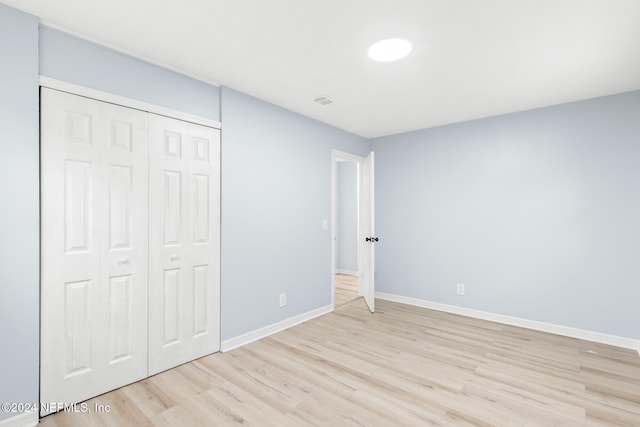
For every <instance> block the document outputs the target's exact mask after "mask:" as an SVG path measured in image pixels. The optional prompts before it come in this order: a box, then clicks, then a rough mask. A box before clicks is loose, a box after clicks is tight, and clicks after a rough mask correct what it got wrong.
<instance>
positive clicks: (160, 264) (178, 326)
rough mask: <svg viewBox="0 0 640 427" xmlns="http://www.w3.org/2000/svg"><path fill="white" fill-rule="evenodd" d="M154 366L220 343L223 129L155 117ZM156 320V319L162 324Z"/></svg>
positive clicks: (152, 192) (152, 193) (153, 370)
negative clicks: (220, 164)
mask: <svg viewBox="0 0 640 427" xmlns="http://www.w3.org/2000/svg"><path fill="white" fill-rule="evenodd" d="M150 135H151V140H150V148H149V149H150V206H151V218H150V223H149V225H150V227H151V230H157V232H153V231H152V232H151V241H150V242H151V243H150V244H151V250H150V256H151V259H150V277H151V282H150V295H149V298H150V300H149V301H150V325H151V326H152V329H151V330H150V343H149V345H150V349H149V352H150V353H149V371H150V373H156V372H160V371H162V370H165V369H168V368H171V367H173V366H176V365H179V364H181V363H185V362H187V361H189V360H193V359H195V358H198V357H201V356H204V355H207V354H211V353H213V352H216V351H218V350H219V349H220V314H219V305H220V283H219V280H220V279H219V276H220V274H219V271H220V266H219V262H220V261H219V259H220V253H219V246H220V244H219V241H220V231H219V226H220V220H219V212H220V201H219V199H220V194H219V188H220V172H219V170H220V169H219V156H220V141H219V138H220V135H219V131H218V130H216V129H211V128H207V127H204V126H197V125H194V124H190V123H185V122H181V121H178V120H174V119H168V118H165V117H159V116H153V115H152V117H151V119H150ZM153 325H156V326H155V327H154V326H153Z"/></svg>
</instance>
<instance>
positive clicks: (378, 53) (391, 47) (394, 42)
mask: <svg viewBox="0 0 640 427" xmlns="http://www.w3.org/2000/svg"><path fill="white" fill-rule="evenodd" d="M409 52H411V43H409V42H408V41H406V40H404V39H386V40H380V41H379V42H377V43H374V44H373V45H372V46H371V47H370V48H369V58H371V59H373V60H374V61H378V62H391V61H397V60H398V59H402V58H404V57H405V56H407V55H408V54H409Z"/></svg>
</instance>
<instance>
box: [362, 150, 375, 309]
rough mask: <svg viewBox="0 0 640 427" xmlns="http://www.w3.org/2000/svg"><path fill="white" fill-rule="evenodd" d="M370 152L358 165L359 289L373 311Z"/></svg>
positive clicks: (372, 228)
mask: <svg viewBox="0 0 640 427" xmlns="http://www.w3.org/2000/svg"><path fill="white" fill-rule="evenodd" d="M373 154H374V153H373V152H371V153H370V154H369V155H368V156H367V158H366V159H365V161H364V162H363V163H361V165H360V209H359V214H358V215H359V217H360V218H359V222H360V232H359V239H360V251H359V258H360V260H359V264H360V289H361V290H362V292H363V295H364V300H365V301H366V302H367V305H368V306H369V310H371V312H372V313H373V312H374V311H375V283H374V270H375V269H374V259H375V249H374V247H375V242H377V241H378V238H377V237H375V228H374V220H373V219H374V218H373V211H374V209H373V201H374V199H373V194H374V191H373V178H374V161H373Z"/></svg>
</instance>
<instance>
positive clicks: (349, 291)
mask: <svg viewBox="0 0 640 427" xmlns="http://www.w3.org/2000/svg"><path fill="white" fill-rule="evenodd" d="M357 298H358V276H349V275H346V274H336V295H335V303H336V308H338V307H342V306H343V305H345V304H348V303H350V302H351V301H353V300H355V299H357Z"/></svg>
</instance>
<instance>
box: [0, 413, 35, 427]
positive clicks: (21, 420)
mask: <svg viewBox="0 0 640 427" xmlns="http://www.w3.org/2000/svg"><path fill="white" fill-rule="evenodd" d="M35 425H38V413H37V412H23V413H22V414H18V415H16V416H15V417H11V418H7V419H6V420H2V421H0V427H33V426H35Z"/></svg>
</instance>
